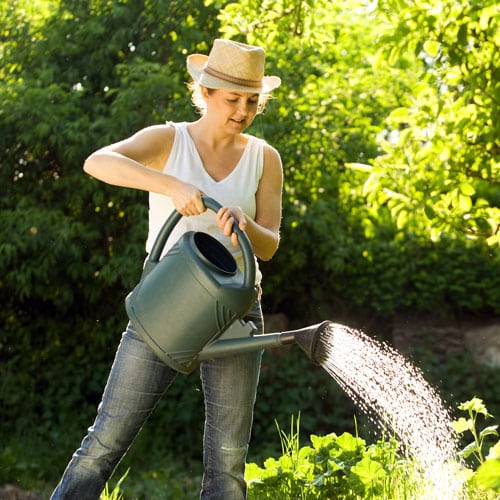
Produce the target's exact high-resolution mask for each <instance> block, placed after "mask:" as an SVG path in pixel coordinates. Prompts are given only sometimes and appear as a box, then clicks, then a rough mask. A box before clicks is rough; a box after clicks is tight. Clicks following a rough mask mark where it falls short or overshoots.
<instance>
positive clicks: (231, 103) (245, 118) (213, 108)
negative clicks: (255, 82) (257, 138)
mask: <svg viewBox="0 0 500 500" xmlns="http://www.w3.org/2000/svg"><path fill="white" fill-rule="evenodd" d="M204 90H205V92H204V98H205V100H206V103H207V116H210V117H211V118H213V119H216V120H217V124H218V125H221V126H223V127H228V128H230V129H231V130H233V131H235V132H242V131H243V130H245V129H246V128H247V127H248V126H249V125H250V124H251V123H252V121H253V119H254V118H255V115H256V114H257V108H258V105H259V94H252V93H250V92H240V91H236V90H225V89H213V90H208V89H204Z"/></svg>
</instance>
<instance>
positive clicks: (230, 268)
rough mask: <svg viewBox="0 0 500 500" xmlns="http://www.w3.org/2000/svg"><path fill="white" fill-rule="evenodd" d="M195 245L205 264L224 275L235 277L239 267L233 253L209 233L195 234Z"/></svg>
mask: <svg viewBox="0 0 500 500" xmlns="http://www.w3.org/2000/svg"><path fill="white" fill-rule="evenodd" d="M193 238H194V244H195V246H196V248H197V250H198V252H199V254H200V256H201V257H202V258H203V260H204V261H205V263H207V264H209V265H210V266H211V267H213V268H215V270H217V271H219V272H222V273H224V274H229V275H234V274H235V273H236V269H237V265H236V261H235V260H234V258H233V256H232V255H231V252H229V250H228V249H227V248H226V247H225V246H224V245H223V244H222V243H220V242H219V241H217V240H216V239H215V238H214V237H212V236H210V235H209V234H207V233H202V232H197V233H195V234H194V237H193Z"/></svg>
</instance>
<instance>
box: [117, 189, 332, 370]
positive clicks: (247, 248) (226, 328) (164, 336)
mask: <svg viewBox="0 0 500 500" xmlns="http://www.w3.org/2000/svg"><path fill="white" fill-rule="evenodd" d="M203 203H204V205H205V207H207V208H208V209H211V210H213V211H214V212H217V211H218V210H219V209H220V208H221V205H220V204H219V203H218V202H216V201H215V200H213V199H212V198H208V197H203ZM181 218H182V215H181V214H180V213H179V212H177V211H174V212H172V214H171V215H170V216H169V217H168V219H167V220H166V222H165V223H164V225H163V226H162V228H161V229H160V232H159V233H158V236H157V238H156V241H155V243H154V245H153V248H152V249H151V252H150V254H149V256H148V259H147V260H146V263H145V266H144V270H143V273H142V276H141V280H140V282H139V284H138V285H137V286H136V287H135V288H134V290H132V292H131V293H130V294H129V295H128V296H127V298H126V299H125V307H126V310H127V314H128V316H129V319H130V321H131V323H132V325H133V326H134V328H135V330H136V332H137V334H138V335H139V336H140V337H141V338H142V339H143V340H144V341H145V342H146V344H148V346H149V347H150V348H151V349H152V350H153V351H154V352H155V353H156V354H157V355H158V356H159V358H160V359H161V360H162V361H163V362H164V363H166V364H167V365H168V366H170V367H171V368H173V369H174V370H177V371H178V372H181V373H191V372H192V371H194V370H195V369H196V368H197V367H198V365H199V364H200V362H201V361H202V360H204V359H212V358H217V357H222V356H229V355H231V354H235V353H241V352H246V351H255V350H259V349H264V348H267V347H279V346H282V345H285V344H290V343H294V342H296V343H297V344H298V345H299V346H300V347H301V348H302V349H303V350H304V351H305V352H306V353H307V354H308V355H309V357H310V358H311V359H312V360H313V361H314V362H315V363H317V364H321V363H322V361H323V357H324V356H325V353H324V347H323V348H322V347H321V342H320V339H321V334H322V333H323V332H325V331H326V330H327V329H328V326H329V325H330V322H329V321H325V322H323V323H320V324H319V325H314V326H312V327H307V328H303V329H301V330H293V331H288V332H280V333H271V334H265V335H255V331H256V328H255V325H254V324H253V323H252V322H250V321H249V322H245V321H243V320H242V319H241V318H243V317H244V316H245V315H246V313H247V312H248V311H249V310H250V309H251V308H252V306H253V305H254V303H255V300H256V289H255V258H254V254H253V249H252V245H251V243H250V240H249V239H248V237H247V235H246V234H245V233H244V232H243V231H241V230H240V229H239V227H238V226H237V225H236V224H235V225H234V226H233V231H234V232H236V234H237V236H238V241H239V244H240V247H241V249H242V253H243V262H244V272H242V271H241V270H240V269H239V268H238V266H237V264H236V261H235V260H234V258H233V256H232V255H231V253H230V252H229V251H228V250H227V248H226V247H225V246H224V245H222V243H220V242H219V241H218V240H216V239H215V238H213V237H212V236H210V235H209V234H206V233H203V232H199V231H188V232H186V233H184V234H183V235H182V236H181V238H180V239H179V240H178V241H177V242H176V243H175V245H174V246H172V248H171V249H170V250H169V251H168V252H167V254H166V255H165V256H164V257H163V258H161V254H162V252H163V248H164V247H165V244H166V242H167V240H168V237H169V236H170V234H171V232H172V230H173V228H174V227H175V225H176V224H177V223H178V222H179V220H180V219H181Z"/></svg>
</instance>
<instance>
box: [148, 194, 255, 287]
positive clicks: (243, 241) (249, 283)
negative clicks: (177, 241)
mask: <svg viewBox="0 0 500 500" xmlns="http://www.w3.org/2000/svg"><path fill="white" fill-rule="evenodd" d="M201 199H202V201H203V204H204V205H205V207H207V208H209V209H210V210H213V211H214V212H218V211H219V209H220V208H222V205H221V204H220V203H219V202H217V201H215V200H214V199H213V198H209V197H207V196H202V197H201ZM181 218H182V215H181V214H180V213H179V212H178V211H177V210H174V211H173V212H172V213H171V214H170V216H169V217H168V219H167V220H166V221H165V223H164V224H163V226H162V228H161V229H160V232H159V233H158V236H157V237H156V240H155V242H154V244H153V247H152V248H151V252H150V253H149V257H148V263H149V264H150V265H155V264H157V263H158V262H159V261H160V257H161V253H162V251H163V248H164V246H165V243H166V242H167V240H168V237H169V236H170V233H171V232H172V230H173V229H174V227H175V226H176V224H177V223H178V222H179V221H180V220H181ZM233 231H234V232H235V233H236V234H237V236H238V242H239V244H240V246H241V249H242V251H243V262H244V264H245V272H244V278H243V280H244V286H245V287H253V286H254V284H255V259H254V254H253V248H252V244H251V243H250V240H249V239H248V236H247V235H246V233H245V232H244V231H242V230H241V229H240V228H239V227H238V225H237V224H233Z"/></svg>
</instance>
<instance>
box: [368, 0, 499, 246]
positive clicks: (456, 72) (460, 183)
mask: <svg viewBox="0 0 500 500" xmlns="http://www.w3.org/2000/svg"><path fill="white" fill-rule="evenodd" d="M379 9H380V13H381V15H382V16H383V18H385V20H386V21H387V26H388V30H387V32H386V33H385V34H384V35H383V36H382V37H381V40H380V41H381V44H380V47H381V49H380V57H379V61H380V63H381V64H385V63H386V62H387V61H389V63H392V64H394V63H396V62H397V61H398V60H399V59H400V58H402V57H405V58H408V57H410V58H416V59H419V60H420V61H421V69H420V80H421V83H420V84H419V85H416V86H415V87H414V88H413V89H412V91H411V92H410V93H409V94H408V96H407V100H406V103H405V104H404V105H403V106H402V107H400V108H397V109H394V110H393V111H392V113H391V114H390V115H389V117H388V121H387V125H386V127H387V128H386V134H385V136H386V137H385V140H384V141H383V142H382V144H381V145H382V146H383V148H384V151H385V154H383V155H380V156H379V157H377V158H376V159H375V160H374V162H373V168H372V170H371V173H370V176H369V177H368V180H367V181H366V184H365V188H364V192H365V194H366V195H367V199H368V201H369V203H370V204H372V206H373V208H374V210H375V211H377V210H380V209H381V208H382V207H385V206H387V207H388V208H389V210H390V211H391V215H392V217H393V218H394V219H395V220H397V224H398V227H399V228H401V229H402V228H406V229H410V230H411V231H413V232H418V233H422V234H430V236H431V237H432V238H433V239H439V237H440V236H441V235H443V234H446V233H452V234H453V233H457V232H458V233H460V232H462V233H465V234H467V235H468V236H469V237H473V238H479V239H486V240H487V241H488V243H489V244H490V245H492V246H495V248H498V244H499V242H500V205H499V201H500V198H499V196H500V187H499V175H500V164H499V162H498V153H499V148H500V144H499V143H498V137H499V135H500V134H499V132H500V130H499V124H498V120H497V119H496V117H497V116H498V115H499V112H500V109H499V102H500V87H499V84H498V82H499V78H498V77H499V71H500V56H499V51H498V47H499V43H500V40H499V38H498V19H499V16H498V13H499V8H498V4H497V3H496V2H494V1H493V0H491V1H486V2H482V3H481V4H480V5H479V4H477V3H476V2H454V1H445V2H430V3H429V4H425V5H424V4H420V3H414V2H404V1H403V2H400V1H397V2H394V1H392V0H387V1H385V0H384V1H382V2H379Z"/></svg>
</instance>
